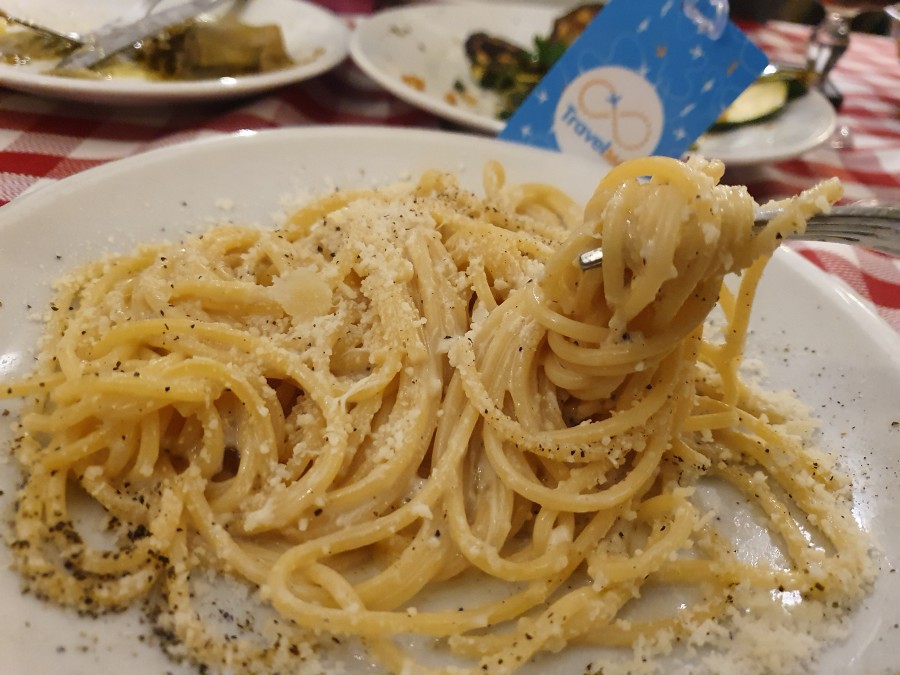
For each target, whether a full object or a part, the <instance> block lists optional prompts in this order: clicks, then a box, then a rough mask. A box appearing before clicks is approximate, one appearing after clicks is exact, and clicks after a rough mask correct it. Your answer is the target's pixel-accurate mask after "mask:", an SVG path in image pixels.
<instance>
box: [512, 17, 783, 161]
mask: <svg viewBox="0 0 900 675" xmlns="http://www.w3.org/2000/svg"><path fill="white" fill-rule="evenodd" d="M684 2H687V0H611V1H610V2H609V3H607V4H606V6H605V7H604V8H603V10H602V11H601V12H600V13H599V14H598V15H597V17H596V18H595V19H594V21H593V22H591V24H590V25H588V27H587V28H586V29H585V31H584V32H583V33H582V34H581V37H579V38H578V39H577V40H576V41H575V43H574V44H573V45H572V46H571V47H569V49H568V50H567V51H566V52H565V54H563V56H562V57H561V58H560V59H559V61H557V63H556V64H555V65H554V66H553V68H552V69H551V70H550V72H549V73H547V75H546V76H545V77H544V78H543V79H542V80H541V81H540V82H539V83H538V85H537V86H536V87H535V89H534V91H532V92H531V94H530V96H529V97H528V98H527V99H526V100H525V101H524V102H523V103H522V105H521V106H520V107H519V109H518V110H517V111H516V112H515V113H514V114H513V116H512V117H511V118H510V120H509V122H508V123H507V125H506V127H505V128H504V129H503V131H501V133H500V138H505V139H507V140H511V141H518V142H521V143H526V144H529V145H535V146H538V147H544V148H551V149H554V150H561V151H563V152H569V153H573V154H579V155H586V156H588V157H596V158H599V159H601V161H605V162H606V163H608V164H609V165H610V166H614V165H616V164H619V163H620V162H622V161H624V160H626V159H631V158H633V157H641V156H647V155H667V156H670V157H680V156H681V155H682V154H683V153H684V152H685V151H686V150H687V149H688V148H690V146H691V145H692V144H693V142H694V141H695V140H696V139H697V138H698V137H699V136H700V135H701V134H702V133H703V132H705V131H706V130H707V129H708V128H709V126H710V125H711V124H712V123H713V122H714V121H715V120H716V119H717V118H718V117H719V116H720V115H721V114H722V112H723V111H724V110H725V109H726V108H727V107H728V106H729V105H730V104H731V102H732V101H734V99H735V98H737V97H738V95H739V94H740V93H741V92H742V91H743V90H744V89H746V88H747V86H748V85H749V84H751V83H752V82H753V81H755V80H756V78H757V77H758V76H759V74H760V73H761V72H762V71H763V69H764V68H765V67H766V65H767V64H768V59H767V58H766V56H765V54H763V52H762V51H760V50H759V48H757V47H756V46H755V45H753V43H752V42H750V40H749V39H748V38H747V36H746V35H744V34H743V33H742V32H741V31H740V29H738V28H737V26H735V25H734V24H733V23H731V22H727V25H725V26H724V30H723V31H722V32H721V34H720V35H718V36H717V37H711V36H710V34H709V33H707V32H704V31H703V30H701V29H700V26H699V24H698V23H697V21H696V19H694V18H691V16H689V13H687V12H686V10H685V7H684V4H683V3H684ZM722 19H723V22H724V19H725V17H722Z"/></svg>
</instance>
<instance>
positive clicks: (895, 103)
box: [0, 0, 900, 332]
mask: <svg viewBox="0 0 900 675" xmlns="http://www.w3.org/2000/svg"><path fill="white" fill-rule="evenodd" d="M346 2H350V4H346ZM323 4H331V6H332V7H334V6H335V4H334V2H331V3H323ZM365 4H366V3H365V2H360V3H357V4H353V2H352V1H351V0H345V5H346V6H341V7H338V8H339V9H341V8H343V9H347V10H348V11H353V12H355V11H358V10H359V9H360V7H363V6H364V5H365ZM357 5H359V6H357ZM745 29H746V30H747V31H748V33H750V35H751V37H753V38H754V40H755V41H756V42H757V43H758V44H759V45H760V46H761V47H762V48H763V49H764V50H765V51H766V52H767V53H768V54H769V56H770V58H771V59H772V60H773V61H794V62H798V63H799V62H800V61H802V57H803V51H804V49H805V43H806V39H807V36H808V32H809V28H808V27H805V26H799V25H793V24H787V23H779V22H775V23H770V24H767V25H765V26H745ZM832 79H833V81H834V83H835V84H836V86H837V87H838V88H839V89H840V90H841V92H842V93H843V94H844V95H845V101H844V104H843V106H842V108H841V110H840V115H839V122H840V123H842V124H846V125H848V126H849V127H850V128H851V129H852V130H853V136H854V143H853V147H850V148H843V149H840V150H836V149H833V148H831V147H830V146H828V145H824V146H821V147H819V148H817V149H814V150H812V151H810V152H807V153H806V154H804V155H802V156H801V157H797V158H794V159H791V160H787V161H783V162H778V163H772V164H765V165H761V166H755V167H749V168H747V167H744V168H741V169H739V170H733V171H729V172H728V174H727V175H726V178H727V180H729V181H730V182H734V183H742V184H745V185H747V186H748V187H749V188H750V191H751V193H752V194H753V195H754V196H755V197H756V198H757V200H759V201H764V200H767V199H769V198H773V197H779V196H785V195H790V194H795V193H796V192H798V191H800V190H802V189H804V188H806V187H809V186H810V185H812V184H813V183H815V182H816V181H818V180H820V179H823V178H826V177H830V176H837V177H839V178H840V179H841V180H842V181H843V183H844V186H845V190H846V194H847V199H848V200H850V201H855V200H872V199H878V200H886V201H893V202H900V60H898V58H897V51H896V47H895V45H894V43H893V42H892V41H891V40H889V39H888V38H884V37H879V36H872V35H862V34H860V35H854V36H853V40H852V42H851V46H850V49H849V50H848V51H847V53H846V54H845V56H844V57H843V59H842V60H841V61H840V62H839V64H838V66H837V69H836V71H835V72H834V74H833V77H832ZM316 124H375V125H390V126H414V127H440V126H443V123H442V122H441V121H440V120H438V119H436V118H435V117H433V116H432V115H430V114H428V113H426V112H423V111H420V110H417V109H415V108H412V107H410V106H408V105H407V104H405V103H403V102H401V101H399V100H398V99H396V98H394V97H393V96H392V95H390V94H388V93H386V92H384V91H383V90H381V89H380V88H379V87H378V86H377V85H375V84H374V83H373V82H372V81H371V80H369V79H368V78H366V77H365V76H364V75H362V74H361V73H360V71H359V70H357V69H356V68H355V67H354V66H353V65H352V64H350V63H349V62H347V63H344V64H342V65H341V66H339V67H338V68H336V69H335V70H333V71H331V72H329V73H326V74H325V75H322V76H320V77H317V78H314V79H313V80H310V81H307V82H303V83H299V84H296V85H292V86H289V87H285V88H283V89H281V90H278V91H275V92H272V93H269V94H266V95H263V96H260V97H257V98H254V99H250V100H246V101H239V102H229V103H213V104H204V105H193V106H179V107H167V108H152V109H137V108H113V107H109V106H90V105H86V104H76V103H71V102H63V101H56V100H51V99H42V98H38V97H34V96H30V95H26V94H21V93H17V92H14V91H10V90H5V89H2V88H0V204H5V203H7V202H9V201H12V200H14V199H16V197H18V196H19V195H21V194H23V193H25V192H28V191H30V190H34V189H39V188H40V187H41V186H43V185H47V184H50V183H53V182H55V181H58V180H60V179H62V178H65V177H66V176H70V175H72V174H74V173H77V172H79V171H83V170H85V169H89V168H91V167H93V166H97V165H99V164H103V163H105V162H109V161H112V160H116V159H119V158H122V157H126V156H129V155H133V154H136V153H140V152H144V151H146V150H150V149H152V148H157V147H161V146H165V145H171V144H174V143H180V142H184V141H187V140H191V139H195V138H200V137H206V136H211V135H217V134H227V133H233V132H237V131H241V130H245V129H254V130H259V129H266V128H273V127H283V126H303V125H316ZM792 245H793V246H794V247H795V248H796V249H797V250H798V251H800V253H802V254H803V255H804V256H805V257H807V258H808V259H810V260H811V261H813V262H814V263H815V264H817V265H818V266H820V267H821V268H823V269H824V270H826V271H827V272H829V273H831V274H833V275H835V276H836V277H839V278H840V279H843V281H844V282H846V283H847V284H849V285H850V286H851V287H852V288H853V289H854V290H855V291H856V292H857V293H858V294H859V295H860V296H862V297H863V298H865V299H866V300H867V301H869V302H871V303H872V305H873V306H874V308H875V309H876V310H877V311H878V312H879V313H880V314H881V316H883V317H884V319H885V320H886V321H887V322H888V323H889V324H890V325H891V326H893V327H894V328H895V329H896V330H897V331H898V332H900V259H898V258H893V257H889V256H886V255H882V254H879V253H875V252H872V251H868V250H864V249H860V248H853V247H848V246H843V245H829V244H809V243H803V244H792Z"/></svg>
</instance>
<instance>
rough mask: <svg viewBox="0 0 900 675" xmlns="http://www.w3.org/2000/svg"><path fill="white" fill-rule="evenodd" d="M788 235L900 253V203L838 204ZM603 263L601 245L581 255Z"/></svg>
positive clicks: (588, 265)
mask: <svg viewBox="0 0 900 675" xmlns="http://www.w3.org/2000/svg"><path fill="white" fill-rule="evenodd" d="M778 213H779V211H777V210H761V211H759V212H757V214H756V218H755V221H754V223H753V226H754V228H755V229H762V228H763V227H765V225H766V224H767V223H768V222H769V221H770V220H772V218H774V217H775V216H777V215H778ZM788 239H801V240H807V241H830V242H836V243H840V244H855V245H858V246H866V247H868V248H874V249H877V250H879V251H883V252H885V253H892V254H894V255H900V204H878V205H875V206H872V205H862V204H850V205H847V206H835V207H834V208H832V209H831V210H830V211H829V212H828V213H820V214H817V215H815V216H813V217H812V218H810V219H809V221H808V222H807V223H806V231H805V232H802V233H800V234H796V235H791V236H790V237H788ZM602 264H603V250H602V249H600V248H592V249H590V250H588V251H585V252H584V253H582V254H581V255H579V256H578V265H579V267H581V269H583V270H589V269H593V268H595V267H600V266H601V265H602Z"/></svg>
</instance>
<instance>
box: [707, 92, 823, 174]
mask: <svg viewBox="0 0 900 675" xmlns="http://www.w3.org/2000/svg"><path fill="white" fill-rule="evenodd" d="M836 122H837V115H836V114H835V111H834V106H832V105H831V103H829V102H828V99H827V98H825V97H824V96H823V95H822V94H821V93H819V92H818V91H816V90H815V89H813V90H811V91H809V92H808V93H807V94H806V95H805V96H801V97H800V98H798V99H796V100H794V101H791V102H790V103H789V104H788V105H787V108H785V109H784V111H783V112H782V113H781V114H780V115H778V117H776V118H774V119H772V120H769V121H768V122H763V123H761V124H751V125H748V126H745V127H739V128H737V129H732V130H730V131H723V132H719V133H715V134H705V135H703V136H701V137H700V139H699V140H698V141H697V150H696V152H697V153H698V154H700V155H703V156H704V157H715V158H716V159H721V160H722V161H723V162H725V164H726V165H727V166H730V167H734V166H746V165H750V164H761V163H764V162H778V161H781V160H784V159H790V158H791V157H796V156H798V155H802V154H803V153H804V152H807V151H809V150H812V149H813V148H816V147H818V146H819V145H821V144H822V143H824V142H825V141H827V140H828V139H829V138H831V135H832V134H833V133H834V130H835V126H836Z"/></svg>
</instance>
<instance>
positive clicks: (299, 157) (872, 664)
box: [0, 127, 900, 675]
mask: <svg viewBox="0 0 900 675" xmlns="http://www.w3.org/2000/svg"><path fill="white" fill-rule="evenodd" d="M489 159H497V160H500V161H502V162H503V163H504V164H505V166H506V168H507V172H508V176H509V179H510V180H511V181H532V180H540V181H545V182H549V183H553V184H556V185H558V186H559V187H561V188H563V189H565V190H567V191H568V192H569V193H570V194H571V195H572V196H573V197H574V198H576V199H578V200H581V201H584V200H585V199H586V198H587V197H588V196H589V195H590V194H591V193H592V192H593V189H594V187H595V185H596V183H597V180H598V178H599V175H598V173H597V171H598V170H597V167H595V166H594V165H593V164H592V163H590V162H589V160H586V159H582V158H579V157H565V156H563V155H560V154H557V153H548V152H545V151H540V150H535V149H532V148H528V147H525V146H521V145H513V144H508V143H503V142H500V141H495V140H491V139H485V138H480V137H476V136H471V135H461V134H448V133H440V132H434V131H408V130H396V129H372V128H353V127H349V128H342V127H330V128H307V129H295V130H278V131H267V132H262V133H259V134H249V135H247V136H233V137H228V138H224V139H221V138H220V139H214V140H207V141H199V142H193V143H187V144H182V145H177V146H172V147H169V148H165V149H162V150H158V151H154V152H150V153H147V154H143V155H138V156H135V157H132V158H129V159H126V160H122V161H119V162H115V163H110V164H107V165H104V166H102V167H100V168H97V169H93V170H90V171H86V172H84V173H82V174H78V175H76V176H74V177H72V178H68V179H66V180H63V181H61V182H60V183H57V184H55V185H53V186H50V187H46V188H42V189H40V190H37V191H35V192H34V193H32V194H30V195H27V196H24V197H20V198H19V199H17V200H16V201H14V202H13V203H11V204H9V205H7V206H4V207H2V208H0V303H2V304H0V380H2V379H5V378H8V377H10V376H12V375H15V374H22V373H24V372H25V371H26V369H28V368H29V367H30V363H31V354H32V351H31V350H32V348H33V345H34V344H35V340H36V337H37V335H38V333H39V331H40V325H39V324H38V323H37V321H36V320H35V319H34V315H35V313H37V312H40V311H42V310H44V308H46V307H47V305H48V302H49V297H50V296H49V290H48V281H49V280H50V279H51V278H53V277H57V276H59V275H61V274H64V273H65V272H66V271H67V270H69V269H70V268H71V267H72V266H74V265H75V264H77V263H78V262H79V261H82V260H84V259H86V258H89V257H90V258H92V257H96V256H97V255H99V254H100V253H102V252H106V251H126V250H130V249H131V247H132V246H133V245H134V244H135V243H136V242H139V241H155V240H161V239H175V238H177V237H179V236H180V235H182V234H183V233H184V232H186V231H188V230H191V231H194V232H196V231H198V230H199V229H202V228H205V227H206V226H207V225H208V224H210V223H212V222H215V221H217V220H218V221H220V220H223V219H230V220H233V221H236V222H255V223H260V224H264V225H265V224H269V223H271V222H272V221H273V214H274V213H276V212H278V211H280V210H281V209H282V208H283V205H284V198H285V197H289V196H291V195H295V196H296V195H299V194H307V195H308V194H310V193H317V192H322V191H326V190H329V189H333V187H334V186H335V185H337V186H352V185H360V184H374V183H383V182H386V181H395V180H397V179H403V178H409V177H411V176H414V175H416V174H417V173H418V172H419V171H420V170H422V169H425V168H429V167H438V168H443V169H448V170H452V171H455V172H457V173H458V174H459V175H460V176H461V178H462V180H463V183H464V184H465V185H466V186H468V187H471V188H478V187H479V185H480V176H481V169H482V165H483V164H484V162H485V161H487V160H489ZM785 289H789V290H790V292H785ZM823 326H827V327H828V329H827V330H823V329H822V327H823ZM752 329H753V333H752V342H751V346H750V355H751V356H757V357H761V358H762V359H763V360H764V361H765V362H766V363H767V364H768V365H769V367H770V370H771V372H770V384H771V385H773V386H774V387H778V388H781V387H792V388H794V389H796V390H797V392H798V393H799V395H800V396H801V397H802V398H803V399H804V400H805V401H807V402H809V403H810V404H811V405H813V407H814V410H815V411H816V412H817V413H818V414H819V415H820V416H821V417H822V418H823V420H824V430H823V434H824V442H825V443H826V444H827V445H828V446H829V447H831V448H833V449H835V450H837V451H839V452H840V453H841V456H842V457H843V461H844V464H845V465H846V468H847V470H848V471H849V472H850V473H851V475H852V476H853V478H854V480H855V482H856V484H857V491H856V493H855V507H856V508H855V513H856V516H857V518H858V519H859V520H860V522H861V523H862V524H863V526H864V527H865V528H866V529H868V530H870V531H872V532H873V534H874V535H875V537H876V539H877V540H878V541H879V543H880V544H881V546H882V547H883V559H882V560H881V561H880V565H881V569H882V573H881V574H880V577H879V580H878V585H877V588H876V590H875V592H874V593H873V594H872V596H871V597H870V598H869V600H868V601H867V602H866V604H865V606H864V607H863V608H862V609H861V610H860V611H858V612H856V613H855V614H854V615H853V616H852V619H851V621H850V624H849V625H850V629H851V636H850V638H849V640H847V641H846V642H845V643H842V644H840V645H837V646H834V647H832V648H830V649H829V650H828V651H827V652H826V653H825V655H824V656H823V659H824V660H823V663H822V664H821V667H819V668H817V672H822V673H835V674H836V673H872V672H885V671H887V670H888V669H889V666H891V665H892V664H893V665H896V663H897V657H896V651H895V649H896V648H895V646H894V645H895V644H896V643H895V640H896V635H897V631H896V629H895V628H894V625H895V624H896V623H898V621H900V574H896V573H895V574H891V573H889V572H888V570H892V569H894V568H895V567H897V566H898V565H900V500H897V499H895V498H894V497H895V495H896V491H897V485H898V474H900V453H897V452H896V450H897V447H898V445H900V429H898V428H896V426H892V423H893V424H894V425H896V422H897V420H898V411H897V403H896V392H897V391H898V387H900V338H898V337H897V335H896V334H895V333H894V332H893V331H892V330H891V329H890V328H889V327H888V326H887V325H886V324H885V323H883V322H882V321H881V320H880V319H878V318H877V317H876V316H875V315H874V314H873V313H872V312H870V311H869V310H868V309H866V307H865V306H864V305H863V304H862V303H861V302H860V301H859V300H858V298H857V297H856V296H854V295H852V294H851V293H849V292H848V291H845V290H844V289H843V288H842V287H840V286H837V285H836V284H835V283H834V281H833V280H832V279H831V278H830V277H828V276H827V275H825V274H824V273H823V272H821V271H820V270H818V269H817V268H815V267H813V266H812V265H811V264H810V263H808V262H807V261H805V260H804V259H802V258H801V257H800V256H798V255H795V254H792V253H791V252H790V251H784V252H780V253H779V254H778V255H776V257H775V259H774V260H773V262H772V264H771V266H770V268H769V269H768V270H767V271H766V274H765V277H764V282H763V285H762V288H761V291H760V296H759V298H758V304H757V306H756V314H755V316H754V320H753V326H752ZM5 406H6V404H0V408H2V407H5ZM7 419H9V418H7ZM0 434H2V435H0V447H3V448H4V450H5V448H6V445H7V442H8V440H9V432H8V429H7V428H6V426H5V425H4V426H3V427H2V429H0ZM14 486H15V473H14V469H13V467H12V466H11V465H10V463H9V462H0V512H2V513H6V512H7V509H9V508H10V506H11V502H12V500H13V499H14V492H15V488H14ZM0 522H5V521H0ZM9 561H10V554H9V552H8V550H7V549H6V548H5V547H4V546H0V598H2V599H3V601H2V602H0V654H2V655H3V657H2V660H3V670H4V672H8V673H62V672H64V673H67V674H76V673H84V674H85V675H87V673H95V672H129V673H133V674H134V675H143V674H144V673H148V674H149V673H160V672H165V671H170V672H179V673H181V672H184V673H189V672H192V671H191V670H189V669H187V668H182V669H179V668H178V667H176V666H175V665H173V664H171V663H168V662H167V661H166V660H165V658H164V657H163V656H162V655H161V654H160V653H158V652H157V651H156V650H155V649H154V648H153V647H152V646H150V645H149V644H148V641H143V640H141V639H140V637H139V636H142V635H144V634H145V632H146V630H147V627H146V626H142V625H141V624H140V622H139V619H138V617H137V616H136V614H134V613H125V614H119V615H114V616H111V617H106V618H102V619H99V620H88V619H79V618H77V617H75V616H74V615H72V614H71V613H67V612H65V611H62V610H60V609H58V608H55V607H51V606H46V605H44V604H41V603H40V602H39V601H37V600H35V599H34V598H33V597H29V596H21V595H20V594H19V590H18V580H17V578H16V577H15V575H14V574H13V573H12V572H11V571H9V570H8V569H7V566H8V563H9ZM785 639H789V636H786V638H785ZM553 659H554V660H553V661H551V662H549V663H543V664H542V665H541V668H538V669H537V670H533V671H532V672H542V670H543V672H550V671H552V672H557V673H581V672H583V670H584V666H585V664H586V663H587V662H588V661H589V660H590V652H586V651H584V650H582V651H580V652H579V651H578V650H567V651H565V652H563V653H562V654H560V655H557V656H555V657H553Z"/></svg>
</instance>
